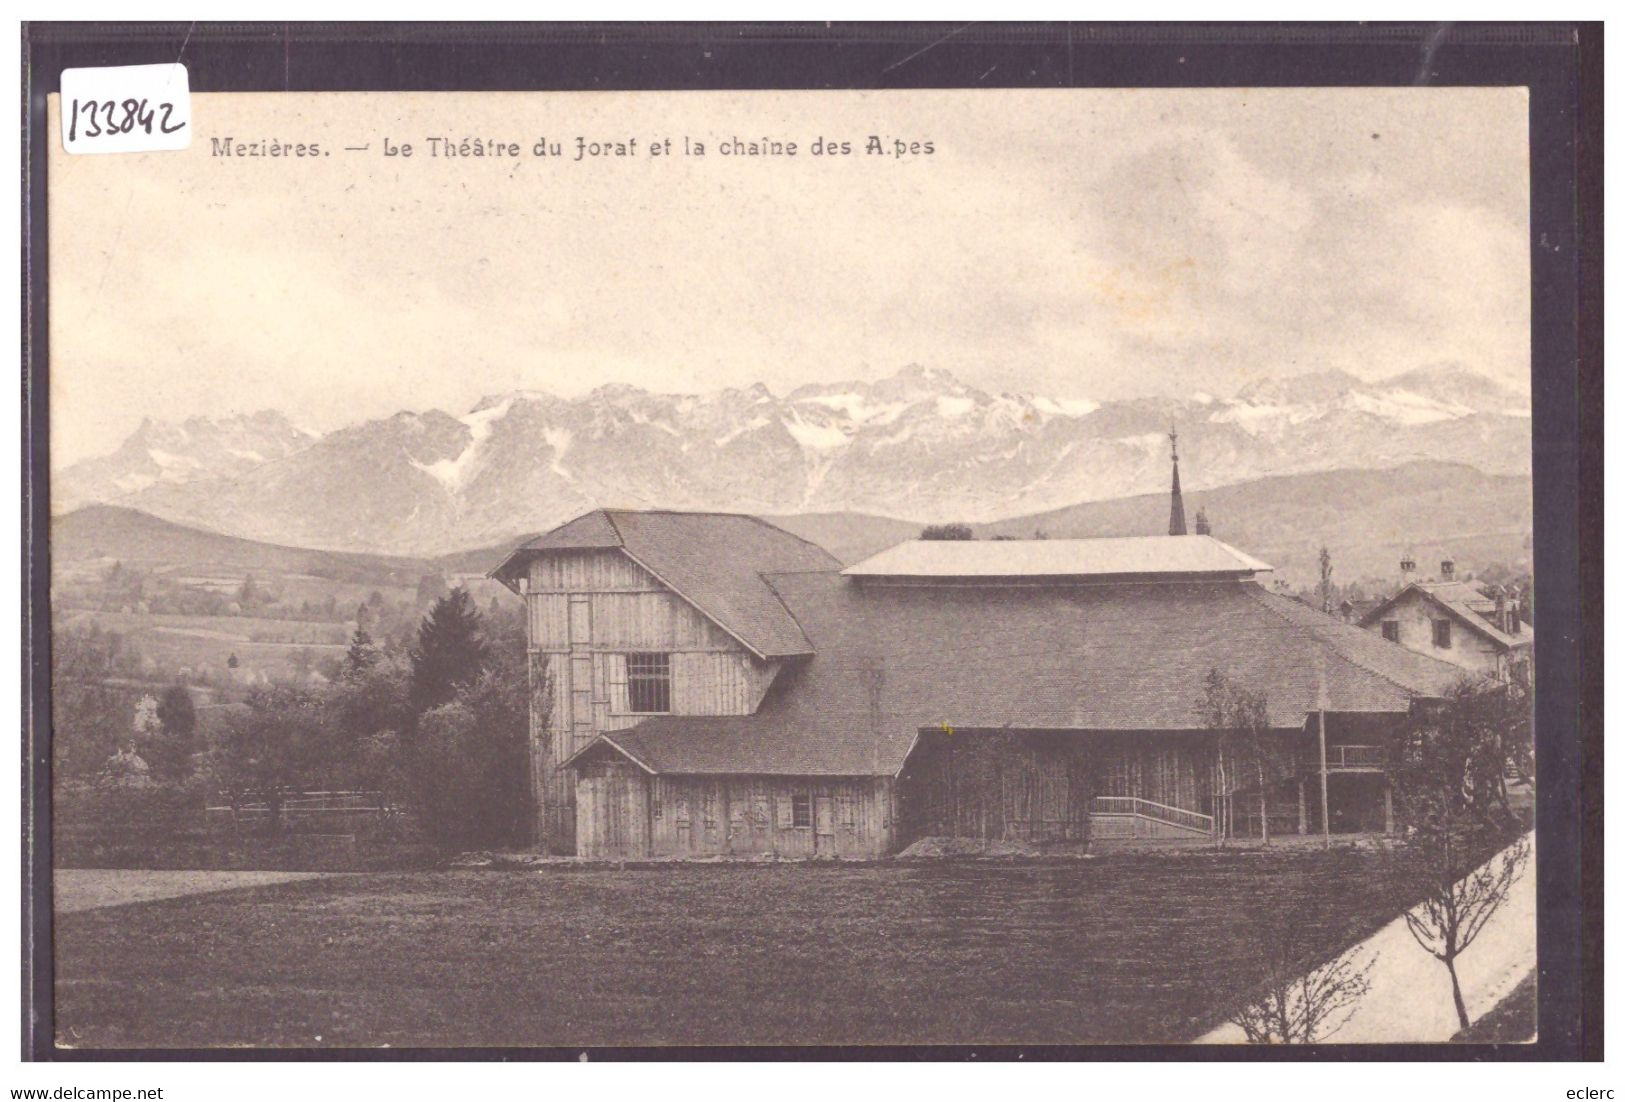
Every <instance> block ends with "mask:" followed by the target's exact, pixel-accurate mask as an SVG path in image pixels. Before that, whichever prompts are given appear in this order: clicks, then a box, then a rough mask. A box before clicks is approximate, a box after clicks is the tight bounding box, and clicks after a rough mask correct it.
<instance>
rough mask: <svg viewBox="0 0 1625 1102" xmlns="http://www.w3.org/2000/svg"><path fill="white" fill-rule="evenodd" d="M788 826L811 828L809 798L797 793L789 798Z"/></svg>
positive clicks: (810, 804) (810, 802) (810, 803)
mask: <svg viewBox="0 0 1625 1102" xmlns="http://www.w3.org/2000/svg"><path fill="white" fill-rule="evenodd" d="M790 825H791V826H793V827H810V826H812V797H811V796H808V795H806V794H805V793H798V794H796V795H794V796H791V797H790Z"/></svg>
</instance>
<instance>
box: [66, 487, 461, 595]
mask: <svg viewBox="0 0 1625 1102" xmlns="http://www.w3.org/2000/svg"><path fill="white" fill-rule="evenodd" d="M51 557H52V559H53V561H54V562H56V563H58V564H71V563H78V562H84V561H86V560H94V559H115V560H118V561H119V562H122V563H124V564H126V565H129V566H136V565H141V566H156V567H174V566H187V567H198V566H211V567H225V568H230V569H235V570H244V571H253V572H256V573H262V574H304V575H309V576H311V577H316V578H326V579H330V580H332V581H336V582H348V583H354V584H358V585H390V586H415V585H416V584H417V582H418V579H419V578H420V577H422V576H423V575H424V574H425V573H427V572H429V571H430V570H431V569H432V567H431V565H430V563H429V562H428V561H427V560H424V559H413V558H404V557H396V556H390V555H363V554H354V553H350V552H344V551H313V550H310V549H309V548H304V547H285V546H281V545H278V544H272V543H260V542H258V541H256V540H247V539H238V538H237V537H235V536H224V535H221V534H220V533H218V532H208V531H205V530H203V529H200V528H190V527H187V526H186V525H181V524H173V523H171V522H170V521H167V520H160V519H159V518H157V517H154V516H149V515H148V514H146V513H142V512H139V511H138V510H135V509H125V508H121V507H119V506H115V505H87V506H85V507H84V508H82V509H76V510H74V511H73V512H71V513H68V514H66V515H64V516H60V517H56V518H54V519H53V520H52V522H51Z"/></svg>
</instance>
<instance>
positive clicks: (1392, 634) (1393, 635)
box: [1382, 620, 1399, 643]
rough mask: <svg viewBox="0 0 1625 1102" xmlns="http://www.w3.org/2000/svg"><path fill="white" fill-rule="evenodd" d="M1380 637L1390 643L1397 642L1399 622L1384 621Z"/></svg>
mask: <svg viewBox="0 0 1625 1102" xmlns="http://www.w3.org/2000/svg"><path fill="white" fill-rule="evenodd" d="M1382 637H1383V638H1384V639H1386V640H1388V641H1389V642H1390V643H1397V642H1399V621H1398V620H1384V621H1383V622H1382Z"/></svg>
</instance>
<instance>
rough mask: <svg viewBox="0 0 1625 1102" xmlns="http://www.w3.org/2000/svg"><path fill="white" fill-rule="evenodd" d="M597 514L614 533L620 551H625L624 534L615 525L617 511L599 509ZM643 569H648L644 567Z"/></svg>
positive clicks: (617, 525) (618, 526)
mask: <svg viewBox="0 0 1625 1102" xmlns="http://www.w3.org/2000/svg"><path fill="white" fill-rule="evenodd" d="M598 512H600V513H603V514H604V523H605V524H608V525H609V527H610V529H611V530H612V531H613V532H614V533H615V538H616V539H617V540H618V541H620V544H621V550H622V551H625V550H626V533H625V532H622V531H621V526H620V525H619V524H616V523H615V513H616V512H617V510H615V509H602V508H601V509H599V510H598ZM644 569H648V568H647V567H645V568H644Z"/></svg>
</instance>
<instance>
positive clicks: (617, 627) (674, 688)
mask: <svg viewBox="0 0 1625 1102" xmlns="http://www.w3.org/2000/svg"><path fill="white" fill-rule="evenodd" d="M526 602H527V604H528V606H529V621H530V623H529V626H530V647H531V653H532V655H533V656H536V655H541V656H545V657H546V659H547V667H548V670H549V673H550V676H551V683H552V707H551V709H550V711H549V712H548V714H546V715H541V714H539V710H538V712H537V713H534V714H533V716H532V726H531V731H532V747H533V752H532V761H533V769H534V774H535V791H536V801H537V840H538V843H539V845H540V846H541V848H543V849H545V850H548V851H550V852H555V853H572V852H576V847H575V842H574V835H575V831H576V827H577V825H578V817H577V815H576V813H575V800H576V785H575V780H574V778H572V777H571V776H569V775H568V773H567V772H566V771H563V770H560V769H559V768H558V765H559V763H561V762H563V761H565V760H567V759H568V758H569V757H570V756H571V755H572V754H574V753H575V752H576V751H578V750H580V749H582V748H583V747H585V746H587V745H588V744H589V743H591V742H592V740H593V739H594V738H596V737H597V736H598V735H599V734H600V733H604V732H609V731H618V730H622V729H624V728H627V727H631V726H634V725H636V724H637V723H640V722H642V721H643V720H644V719H645V718H647V717H646V716H644V715H641V714H635V713H633V712H632V711H631V710H630V702H629V700H628V697H627V691H626V655H627V654H629V653H637V652H654V653H661V654H668V655H670V656H671V708H672V710H671V714H674V715H749V714H750V713H751V712H754V711H755V710H756V708H757V706H758V705H759V704H760V703H761V700H762V696H763V695H764V694H765V693H766V692H767V689H768V687H769V686H770V685H771V684H772V683H773V678H774V677H775V676H776V675H777V674H778V670H779V667H780V665H781V663H779V662H773V661H763V660H761V659H758V658H756V657H755V656H754V655H752V654H750V653H749V652H748V651H747V650H746V649H745V648H744V647H743V646H742V645H741V644H740V643H739V642H738V641H737V640H735V639H734V638H733V637H732V636H730V635H728V634H727V632H725V631H723V630H722V629H721V628H719V627H718V626H717V625H716V624H714V623H712V622H711V621H710V620H709V619H708V618H706V617H705V616H704V615H702V614H701V613H700V612H698V611H697V610H696V609H694V608H693V606H691V605H689V604H688V603H687V602H686V601H684V600H683V599H682V598H680V597H678V596H677V595H676V594H674V593H672V592H670V591H669V590H667V589H665V588H664V587H663V586H662V585H661V584H660V582H659V581H658V580H657V579H656V578H655V577H654V576H653V575H651V574H650V573H648V572H647V571H646V570H644V569H643V568H642V567H641V566H639V565H637V564H636V563H635V562H633V561H632V560H631V559H630V558H628V557H627V556H626V555H624V554H622V553H621V552H619V551H612V550H611V551H566V552H556V553H553V554H549V555H544V556H538V557H537V558H536V559H535V560H534V561H533V562H532V564H531V571H530V578H529V580H528V587H527V593H526Z"/></svg>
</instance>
